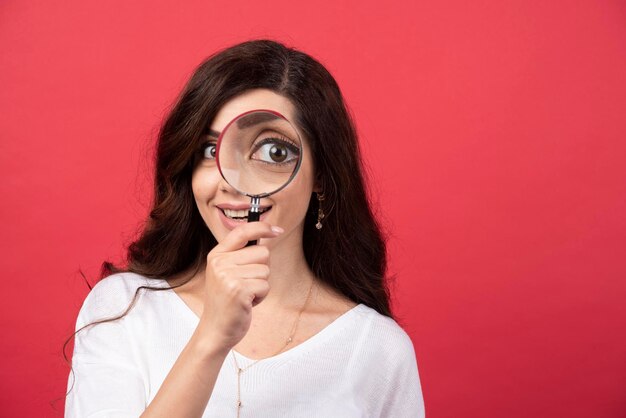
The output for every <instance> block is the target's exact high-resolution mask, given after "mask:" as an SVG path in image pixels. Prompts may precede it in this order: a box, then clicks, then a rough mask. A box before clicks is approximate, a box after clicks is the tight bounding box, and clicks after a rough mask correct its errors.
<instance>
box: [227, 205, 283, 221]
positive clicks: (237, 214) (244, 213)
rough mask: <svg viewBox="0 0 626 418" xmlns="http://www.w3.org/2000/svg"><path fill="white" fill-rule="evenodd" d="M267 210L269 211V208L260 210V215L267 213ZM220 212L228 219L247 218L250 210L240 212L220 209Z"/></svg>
mask: <svg viewBox="0 0 626 418" xmlns="http://www.w3.org/2000/svg"><path fill="white" fill-rule="evenodd" d="M270 207H271V206H270ZM269 209H270V208H269V207H268V208H263V209H261V213H263V212H267V211H268V210H269ZM222 211H223V212H224V215H226V216H227V217H229V218H247V217H248V212H249V211H250V210H249V209H242V210H232V209H222Z"/></svg>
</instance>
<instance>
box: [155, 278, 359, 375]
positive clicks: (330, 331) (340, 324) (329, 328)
mask: <svg viewBox="0 0 626 418" xmlns="http://www.w3.org/2000/svg"><path fill="white" fill-rule="evenodd" d="M159 281H160V280H159ZM165 284H166V285H167V286H169V283H167V282H166V281H165ZM165 292H166V293H171V296H172V297H173V298H175V299H176V305H177V306H179V307H180V309H181V310H182V311H183V312H184V315H185V316H186V317H188V318H189V319H190V320H191V321H192V322H193V324H194V325H195V326H197V325H198V323H199V322H200V318H199V317H198V315H196V313H195V312H194V311H193V310H191V308H190V307H189V305H188V304H187V303H186V302H185V301H184V300H183V298H181V297H180V295H179V294H178V293H176V292H175V291H174V289H168V290H165ZM364 308H365V305H363V304H362V303H359V304H357V305H355V306H353V307H352V308H350V309H348V310H347V311H346V312H344V313H342V314H341V315H339V316H338V317H337V318H335V319H334V320H333V321H332V322H330V323H329V324H328V325H326V326H325V327H324V328H322V329H321V330H319V331H318V332H317V333H315V334H313V335H312V336H310V337H309V338H307V339H306V340H304V341H302V342H301V343H300V344H298V345H296V346H295V347H292V348H290V349H289V350H286V351H282V352H280V353H278V354H276V355H274V356H271V357H266V358H262V359H252V358H250V357H247V356H245V355H243V354H241V353H239V352H238V351H236V350H234V349H231V350H230V351H229V353H228V354H229V356H230V355H231V352H232V353H234V354H235V356H236V357H237V359H238V360H242V363H243V364H242V365H241V366H243V367H245V366H247V365H249V364H251V363H254V362H257V361H258V362H259V363H264V364H266V365H267V364H274V363H276V362H279V363H282V362H284V361H288V360H289V359H293V358H295V357H297V356H298V355H300V354H301V353H304V352H306V351H308V350H310V349H313V348H314V347H316V346H319V345H320V344H323V343H324V342H325V341H327V340H329V339H330V338H331V337H333V336H334V335H336V334H337V333H338V332H339V331H341V330H342V329H343V328H344V327H345V325H347V324H348V323H349V322H350V320H351V319H352V317H353V316H354V315H356V314H357V313H358V312H359V311H361V310H362V309H364Z"/></svg>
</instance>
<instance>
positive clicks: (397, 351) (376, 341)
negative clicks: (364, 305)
mask: <svg viewBox="0 0 626 418" xmlns="http://www.w3.org/2000/svg"><path fill="white" fill-rule="evenodd" d="M372 333H373V334H372V335H373V337H374V338H372V339H371V342H370V346H372V347H373V348H372V347H371V348H369V351H370V353H371V354H370V355H368V358H371V359H372V360H370V361H371V362H372V366H373V367H372V368H371V369H370V376H369V380H370V382H371V383H370V384H369V385H368V392H369V393H370V396H369V402H370V406H369V407H368V411H369V413H370V414H371V416H375V417H380V418H390V417H393V418H424V417H425V409H424V398H423V395H422V386H421V383H420V377H419V372H418V370H417V359H416V357H415V349H414V347H413V342H412V341H411V337H409V335H408V334H407V333H406V332H405V331H404V329H402V328H401V327H400V326H399V325H398V324H397V323H396V322H395V321H394V320H392V319H388V318H385V321H382V322H378V323H377V324H376V325H375V326H373V327H372Z"/></svg>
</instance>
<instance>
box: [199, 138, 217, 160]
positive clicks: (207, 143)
mask: <svg viewBox="0 0 626 418" xmlns="http://www.w3.org/2000/svg"><path fill="white" fill-rule="evenodd" d="M216 145H217V142H216V141H204V142H203V143H202V144H201V145H200V149H199V150H198V154H199V156H200V158H201V159H204V158H205V157H204V151H205V150H206V149H207V147H209V146H214V147H215V146H216Z"/></svg>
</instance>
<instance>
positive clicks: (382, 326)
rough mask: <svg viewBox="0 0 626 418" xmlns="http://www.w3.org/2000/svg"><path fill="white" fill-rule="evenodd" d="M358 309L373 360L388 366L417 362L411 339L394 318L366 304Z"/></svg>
mask: <svg viewBox="0 0 626 418" xmlns="http://www.w3.org/2000/svg"><path fill="white" fill-rule="evenodd" d="M356 309H358V311H357V313H358V315H360V317H361V321H362V326H363V328H362V330H363V331H362V332H363V343H364V344H365V345H366V349H367V351H368V352H369V353H370V354H371V355H372V357H373V358H376V359H377V361H383V362H385V363H388V364H406V363H407V362H409V363H410V362H414V361H415V349H414V346H413V341H412V340H411V337H410V336H409V334H407V332H406V331H405V330H404V329H403V328H402V327H401V326H400V325H399V324H398V323H397V322H396V321H395V320H394V319H393V318H390V317H388V316H386V315H382V314H380V313H379V312H378V311H376V310H375V309H373V308H370V307H369V306H367V305H364V304H360V305H358V306H357V308H356Z"/></svg>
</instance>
